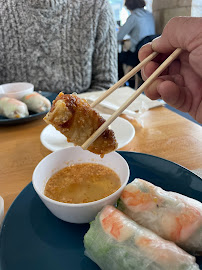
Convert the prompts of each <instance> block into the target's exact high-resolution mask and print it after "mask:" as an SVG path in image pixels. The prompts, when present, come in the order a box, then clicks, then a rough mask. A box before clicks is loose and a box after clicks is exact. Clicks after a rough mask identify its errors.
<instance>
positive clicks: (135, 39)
mask: <svg viewBox="0 0 202 270" xmlns="http://www.w3.org/2000/svg"><path fill="white" fill-rule="evenodd" d="M145 5H146V4H145V1H144V0H126V1H125V6H126V8H127V9H128V10H129V11H130V12H131V14H130V16H129V17H128V19H127V21H126V22H125V24H124V25H123V26H121V27H120V29H119V32H118V34H117V39H118V42H122V41H123V40H124V37H125V36H126V35H128V36H129V37H130V46H128V48H127V49H126V51H124V50H123V51H122V52H121V53H119V54H118V65H119V66H118V68H119V79H120V78H121V77H122V76H123V75H125V74H126V73H128V72H129V71H130V70H131V69H132V68H133V67H135V66H136V65H137V64H138V63H139V59H138V50H139V48H137V45H138V44H139V43H140V42H141V41H142V40H143V39H144V42H143V44H145V43H147V42H149V41H151V38H152V37H153V38H154V37H156V36H155V34H156V33H155V22H154V17H153V15H152V13H150V12H149V11H148V10H146V9H145Z"/></svg>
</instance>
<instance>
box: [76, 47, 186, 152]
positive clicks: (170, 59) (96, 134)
mask: <svg viewBox="0 0 202 270" xmlns="http://www.w3.org/2000/svg"><path fill="white" fill-rule="evenodd" d="M181 52H182V49H181V48H177V49H176V50H175V51H174V52H173V53H172V54H171V55H170V56H169V57H168V58H167V59H166V60H165V61H164V62H163V63H162V64H161V65H160V66H159V67H158V68H157V69H156V70H155V71H154V73H152V75H151V76H150V77H149V78H148V79H147V80H146V81H145V82H144V83H143V84H142V85H141V86H140V87H139V88H138V89H137V90H136V91H135V92H134V94H133V95H132V96H131V97H130V98H128V99H127V100H126V101H125V103H124V104H123V105H122V106H121V107H120V108H119V109H118V110H117V111H115V112H114V113H113V114H112V115H111V116H110V117H109V118H108V119H107V121H106V122H104V123H103V124H102V125H101V126H100V127H99V128H98V129H97V130H96V131H95V132H94V133H93V134H92V135H91V136H90V138H88V140H87V141H86V142H85V143H84V144H83V145H82V146H81V147H82V148H83V149H84V150H86V149H87V148H88V147H89V146H90V145H91V144H92V143H93V142H94V141H95V140H96V139H97V138H98V137H99V136H100V135H101V134H102V133H103V132H104V131H105V129H106V128H107V127H108V126H109V125H110V124H111V123H112V122H113V121H114V120H115V119H116V118H117V117H118V116H119V115H120V114H121V113H122V112H123V111H124V110H125V109H126V108H127V107H128V106H129V105H130V104H131V103H132V102H133V101H134V100H135V99H136V98H137V97H138V96H139V95H140V94H141V93H142V92H143V91H144V89H145V88H147V87H148V86H149V85H150V84H151V83H152V82H153V81H154V80H155V79H156V78H157V77H158V76H159V75H160V74H161V73H162V72H163V71H164V70H165V69H166V68H167V67H168V66H169V64H170V63H172V62H173V61H174V60H175V59H176V58H177V57H178V56H179V54H180V53H181Z"/></svg>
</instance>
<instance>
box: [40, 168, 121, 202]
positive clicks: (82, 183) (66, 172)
mask: <svg viewBox="0 0 202 270" xmlns="http://www.w3.org/2000/svg"><path fill="white" fill-rule="evenodd" d="M120 186H121V181H120V178H119V176H118V175H117V174H116V173H115V172H114V171H113V170H112V169H110V168H108V167H106V166H104V165H101V164H96V163H80V164H74V165H71V166H68V167H65V168H63V169H62V170H60V171H58V172H57V173H55V174H54V175H53V176H51V178H50V179H49V180H48V182H47V184H46V186H45V191H44V194H45V196H47V197H49V198H51V199H53V200H56V201H59V202H64V203H88V202H93V201H97V200H100V199H103V198H105V197H107V196H109V195H111V194H112V193H114V192H115V191H116V190H117V189H119V188H120Z"/></svg>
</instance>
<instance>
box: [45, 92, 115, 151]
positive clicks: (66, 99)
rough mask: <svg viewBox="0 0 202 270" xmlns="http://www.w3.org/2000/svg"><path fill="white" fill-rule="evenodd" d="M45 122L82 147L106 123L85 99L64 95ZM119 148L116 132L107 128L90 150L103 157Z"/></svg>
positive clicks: (60, 97) (57, 99)
mask: <svg viewBox="0 0 202 270" xmlns="http://www.w3.org/2000/svg"><path fill="white" fill-rule="evenodd" d="M44 120H45V121H46V123H48V124H52V125H53V126H54V127H55V128H56V129H57V130H59V131H60V132H61V133H62V134H63V135H65V136H66V137H67V140H68V142H72V143H74V145H80V146H81V145H82V144H83V143H84V142H85V141H86V140H87V139H88V138H89V137H90V136H91V135H92V134H93V133H94V132H95V131H96V130H97V129H98V128H99V127H100V126H101V125H102V124H103V123H104V122H105V119H104V118H102V117H101V116H100V115H99V114H98V113H97V112H96V111H95V110H94V109H92V108H91V107H90V105H89V104H88V102H87V101H86V100H85V99H81V98H79V97H78V96H77V95H74V94H71V95H69V94H66V95H64V94H63V93H60V94H59V95H58V96H57V97H56V99H55V100H54V101H53V104H52V107H51V110H50V112H49V113H48V114H47V115H46V116H45V117H44ZM117 146H118V144H117V142H116V139H115V135H114V132H113V131H112V130H110V129H108V128H107V129H106V130H105V131H104V132H103V133H102V134H101V135H100V136H99V137H98V138H97V139H96V140H95V141H94V142H93V143H92V144H91V145H90V146H89V147H88V150H89V151H91V152H93V153H95V154H99V155H101V156H103V155H104V154H107V153H109V152H112V151H114V150H116V148H117Z"/></svg>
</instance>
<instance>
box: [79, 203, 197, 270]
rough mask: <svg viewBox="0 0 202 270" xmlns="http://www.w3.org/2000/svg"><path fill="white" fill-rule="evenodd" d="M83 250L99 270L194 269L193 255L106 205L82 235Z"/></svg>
mask: <svg viewBox="0 0 202 270" xmlns="http://www.w3.org/2000/svg"><path fill="white" fill-rule="evenodd" d="M84 245H85V254H86V255H87V256H88V257H89V258H90V259H91V260H93V261H94V262H95V263H97V265H98V266H99V267H100V268H101V269H103V270H136V269H137V270H195V269H199V267H198V265H197V264H196V263H195V258H194V257H193V256H191V255H189V254H188V253H186V252H185V251H184V250H182V249H181V248H179V247H178V246H176V245H175V244H174V243H172V242H169V241H167V240H164V239H162V238H160V237H159V236H157V235H156V234H154V233H153V232H151V231H149V230H147V229H145V228H144V227H142V226H140V225H138V224H137V223H136V222H134V221H133V220H131V219H129V218H128V217H127V216H126V215H125V214H123V213H122V212H120V211H119V210H117V209H116V208H114V207H113V206H106V207H105V208H104V209H103V210H102V211H101V212H100V213H99V214H98V215H97V217H96V219H95V220H94V221H93V222H91V224H90V229H89V231H88V232H87V233H86V235H85V236H84Z"/></svg>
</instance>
